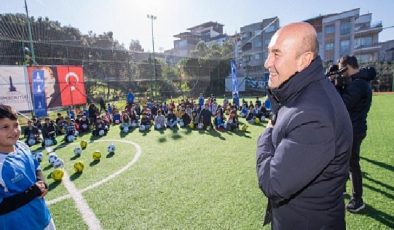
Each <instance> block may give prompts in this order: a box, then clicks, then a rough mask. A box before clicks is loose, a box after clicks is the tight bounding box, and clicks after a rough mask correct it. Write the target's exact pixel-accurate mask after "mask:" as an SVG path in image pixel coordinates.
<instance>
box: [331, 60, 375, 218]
mask: <svg viewBox="0 0 394 230" xmlns="http://www.w3.org/2000/svg"><path fill="white" fill-rule="evenodd" d="M338 64H339V65H338V67H339V69H340V70H341V69H343V70H344V71H343V73H342V77H343V78H345V79H346V80H349V82H348V83H346V84H344V85H343V86H342V87H343V88H342V89H341V90H340V94H341V97H342V99H343V101H344V102H345V105H346V108H347V110H348V112H349V115H350V119H351V120H352V126H353V145H352V155H351V158H350V176H351V181H352V187H353V191H352V198H351V200H350V202H349V204H348V205H347V206H346V208H347V210H348V211H350V212H353V213H357V212H360V211H361V210H363V209H364V208H365V205H364V202H363V199H362V194H363V189H362V175H361V169H360V162H359V161H360V146H361V142H362V141H363V139H364V138H365V137H366V134H367V114H368V111H369V108H370V107H371V101H372V90H371V86H370V81H371V80H373V78H375V76H376V72H375V70H374V69H373V68H364V69H360V70H359V66H358V63H357V59H356V57H354V56H344V57H342V58H341V59H340V60H339V63H338Z"/></svg>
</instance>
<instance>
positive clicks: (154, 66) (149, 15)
mask: <svg viewBox="0 0 394 230" xmlns="http://www.w3.org/2000/svg"><path fill="white" fill-rule="evenodd" d="M146 16H147V17H148V19H150V20H151V28H152V58H153V76H154V78H155V83H154V84H155V87H154V88H155V94H156V93H157V76H156V61H155V39H154V37H153V20H156V18H157V17H156V16H154V15H152V14H148V15H146ZM151 90H152V89H151ZM155 94H153V90H152V95H153V98H155Z"/></svg>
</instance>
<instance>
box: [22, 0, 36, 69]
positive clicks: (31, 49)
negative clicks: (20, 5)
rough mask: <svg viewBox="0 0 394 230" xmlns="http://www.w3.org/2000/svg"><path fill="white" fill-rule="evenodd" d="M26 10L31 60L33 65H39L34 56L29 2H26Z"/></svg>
mask: <svg viewBox="0 0 394 230" xmlns="http://www.w3.org/2000/svg"><path fill="white" fill-rule="evenodd" d="M25 10H26V17H27V27H28V29H29V40H30V51H31V59H32V61H33V64H35V65H36V64H37V62H36V55H35V54H34V47H33V36H32V34H31V25H30V18H29V10H28V8H27V2H26V0H25Z"/></svg>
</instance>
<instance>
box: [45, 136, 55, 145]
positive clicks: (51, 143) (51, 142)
mask: <svg viewBox="0 0 394 230" xmlns="http://www.w3.org/2000/svg"><path fill="white" fill-rule="evenodd" d="M44 143H45V146H51V145H53V141H52V139H50V138H46V139H45V141H44Z"/></svg>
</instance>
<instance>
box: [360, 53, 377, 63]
mask: <svg viewBox="0 0 394 230" xmlns="http://www.w3.org/2000/svg"><path fill="white" fill-rule="evenodd" d="M356 58H357V60H358V62H359V63H366V62H372V61H373V56H372V55H371V54H361V55H357V56H356Z"/></svg>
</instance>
